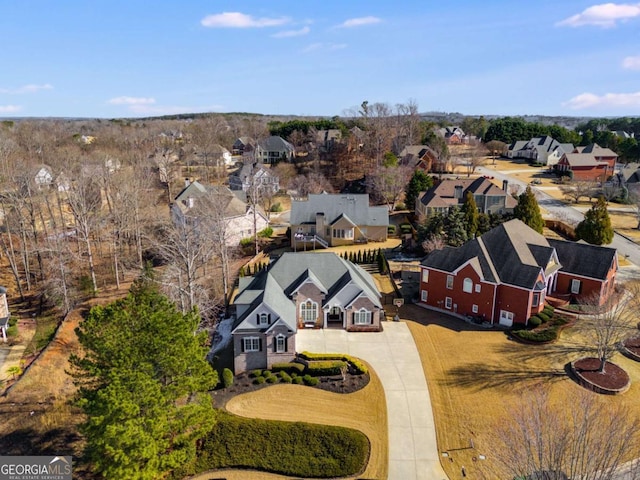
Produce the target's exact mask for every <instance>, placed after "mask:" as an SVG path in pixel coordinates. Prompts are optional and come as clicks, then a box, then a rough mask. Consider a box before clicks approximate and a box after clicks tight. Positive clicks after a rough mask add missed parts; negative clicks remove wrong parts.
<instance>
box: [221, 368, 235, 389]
mask: <svg viewBox="0 0 640 480" xmlns="http://www.w3.org/2000/svg"><path fill="white" fill-rule="evenodd" d="M222 384H223V385H224V388H229V387H230V386H231V385H233V372H232V371H231V370H229V369H228V368H225V369H224V370H222Z"/></svg>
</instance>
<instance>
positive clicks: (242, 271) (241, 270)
mask: <svg viewBox="0 0 640 480" xmlns="http://www.w3.org/2000/svg"><path fill="white" fill-rule="evenodd" d="M238 275H239V276H240V277H244V275H245V273H244V265H243V266H242V267H240V273H239V274H238Z"/></svg>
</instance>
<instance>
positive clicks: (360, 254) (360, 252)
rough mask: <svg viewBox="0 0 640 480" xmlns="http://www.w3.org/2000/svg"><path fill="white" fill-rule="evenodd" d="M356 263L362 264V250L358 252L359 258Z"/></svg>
mask: <svg viewBox="0 0 640 480" xmlns="http://www.w3.org/2000/svg"><path fill="white" fill-rule="evenodd" d="M356 263H358V264H361V263H362V250H358V256H357V257H356Z"/></svg>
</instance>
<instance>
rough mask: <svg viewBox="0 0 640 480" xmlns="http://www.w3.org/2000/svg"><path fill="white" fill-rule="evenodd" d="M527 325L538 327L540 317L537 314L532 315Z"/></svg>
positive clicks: (540, 321)
mask: <svg viewBox="0 0 640 480" xmlns="http://www.w3.org/2000/svg"><path fill="white" fill-rule="evenodd" d="M528 325H529V326H530V327H531V328H536V327H539V326H540V325H542V319H541V318H540V317H539V316H537V315H534V316H533V317H531V318H530V319H529V322H528Z"/></svg>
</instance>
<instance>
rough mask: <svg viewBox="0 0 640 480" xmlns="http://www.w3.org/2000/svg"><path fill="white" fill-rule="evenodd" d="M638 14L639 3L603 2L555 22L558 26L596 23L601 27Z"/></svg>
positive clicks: (612, 24) (610, 25)
mask: <svg viewBox="0 0 640 480" xmlns="http://www.w3.org/2000/svg"><path fill="white" fill-rule="evenodd" d="M638 16H640V3H633V4H629V3H603V4H600V5H594V6H592V7H589V8H587V9H585V10H584V11H583V12H582V13H578V14H576V15H573V16H571V17H569V18H566V19H564V20H562V21H561V22H558V23H556V26H559V27H565V26H567V27H580V26H582V25H596V26H598V27H603V28H611V27H615V26H616V22H618V21H620V22H624V21H625V20H628V19H630V18H634V17H638Z"/></svg>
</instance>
